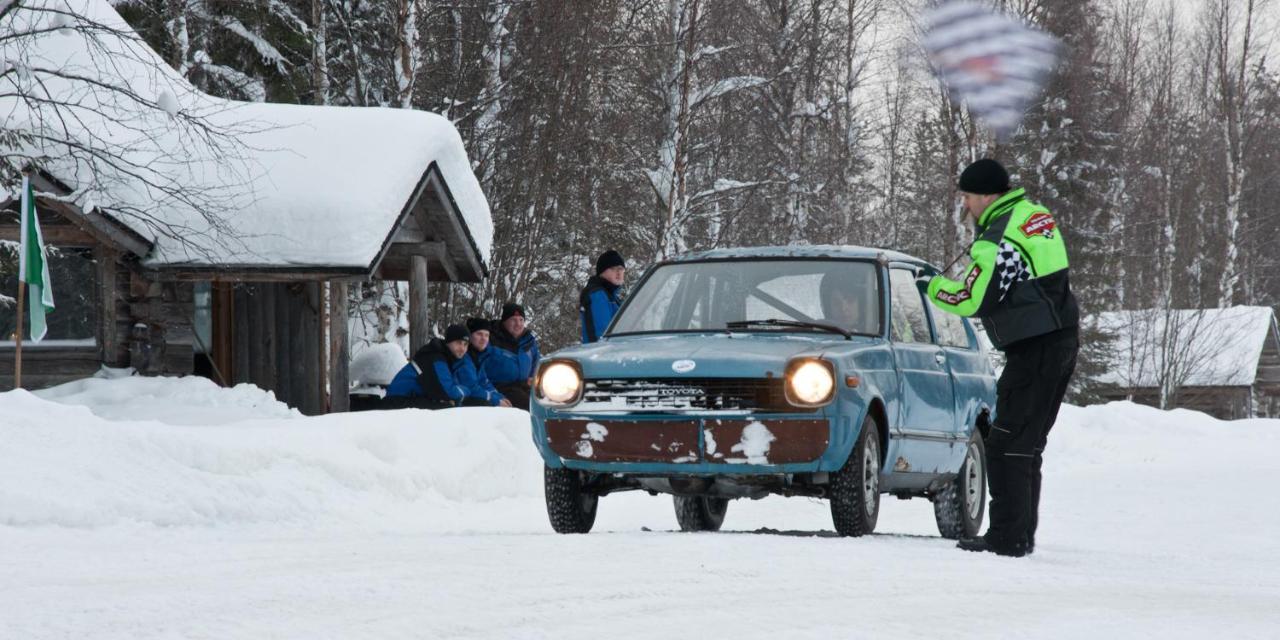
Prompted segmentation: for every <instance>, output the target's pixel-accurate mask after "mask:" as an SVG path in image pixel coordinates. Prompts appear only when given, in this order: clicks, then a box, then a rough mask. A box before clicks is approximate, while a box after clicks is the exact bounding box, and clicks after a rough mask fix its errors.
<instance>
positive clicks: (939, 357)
mask: <svg viewBox="0 0 1280 640" xmlns="http://www.w3.org/2000/svg"><path fill="white" fill-rule="evenodd" d="M933 359H934V360H936V361H937V362H938V364H943V363H945V362H946V361H947V356H946V354H944V353H942V352H941V351H939V352H937V353H935V354H933Z"/></svg>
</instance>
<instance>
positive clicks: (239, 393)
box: [34, 376, 302, 425]
mask: <svg viewBox="0 0 1280 640" xmlns="http://www.w3.org/2000/svg"><path fill="white" fill-rule="evenodd" d="M34 393H35V395H36V396H37V397H40V398H43V399H45V400H52V401H54V402H58V403H61V404H69V405H79V406H83V407H87V408H88V409H89V410H90V411H91V412H93V414H94V415H96V416H97V417H99V418H104V419H106V420H154V421H157V422H163V423H166V424H186V425H211V424H225V423H228V422H236V421H238V420H248V419H252V418H300V417H302V414H301V413H299V412H298V411H297V410H296V409H291V408H289V405H286V404H285V403H283V402H280V401H279V400H276V396H275V394H274V393H272V392H270V391H264V390H262V389H260V388H258V387H256V386H254V385H251V384H240V385H236V386H235V387H233V388H230V389H225V388H223V387H220V386H218V385H217V384H215V383H214V382H213V381H212V380H210V379H208V378H202V377H200V376H187V377H185V378H166V377H147V376H134V377H126V378H118V379H103V378H85V379H83V380H76V381H74V382H68V383H66V384H63V385H59V386H56V387H50V388H48V389H42V390H40V391H36V392H34Z"/></svg>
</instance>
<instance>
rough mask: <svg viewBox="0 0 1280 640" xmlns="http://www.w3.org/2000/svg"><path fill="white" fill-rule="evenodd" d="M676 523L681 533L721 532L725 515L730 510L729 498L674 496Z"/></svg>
mask: <svg viewBox="0 0 1280 640" xmlns="http://www.w3.org/2000/svg"><path fill="white" fill-rule="evenodd" d="M672 497H673V498H674V499H675V500H674V502H675V507H676V521H677V522H679V523H680V530H681V531H719V530H720V525H722V524H724V514H725V513H726V512H727V511H728V510H729V499H728V498H713V497H710V496H672Z"/></svg>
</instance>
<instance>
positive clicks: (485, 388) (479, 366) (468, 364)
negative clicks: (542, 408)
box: [458, 318, 511, 407]
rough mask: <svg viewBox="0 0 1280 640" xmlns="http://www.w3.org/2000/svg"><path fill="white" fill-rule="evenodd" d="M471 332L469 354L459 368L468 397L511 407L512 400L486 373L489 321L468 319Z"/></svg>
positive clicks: (468, 329) (459, 376)
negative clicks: (507, 397) (494, 384)
mask: <svg viewBox="0 0 1280 640" xmlns="http://www.w3.org/2000/svg"><path fill="white" fill-rule="evenodd" d="M467 331H468V332H469V333H470V337H469V338H468V341H469V343H470V344H468V345H467V355H466V357H464V358H462V360H463V362H462V364H461V365H460V366H459V368H458V381H459V382H461V383H462V386H464V387H466V389H467V397H468V398H471V399H474V400H478V401H481V402H483V403H484V404H486V405H488V406H492V407H510V406H511V402H510V401H508V400H507V399H506V398H504V397H503V396H502V394H501V393H499V392H498V390H497V389H496V388H494V386H493V383H492V382H490V381H489V376H487V375H485V373H484V365H483V362H484V360H487V359H488V358H489V355H490V352H489V321H488V320H486V319H484V318H471V319H469V320H467Z"/></svg>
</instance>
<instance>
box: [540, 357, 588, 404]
mask: <svg viewBox="0 0 1280 640" xmlns="http://www.w3.org/2000/svg"><path fill="white" fill-rule="evenodd" d="M581 393H582V374H581V373H579V372H578V368H577V367H575V366H574V365H572V364H569V363H568V362H552V363H550V364H548V365H547V366H545V367H543V368H542V372H541V373H539V374H538V397H539V398H541V399H543V400H546V402H547V404H558V405H564V404H573V403H575V402H577V401H578V397H579V396H580V395H581Z"/></svg>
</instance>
